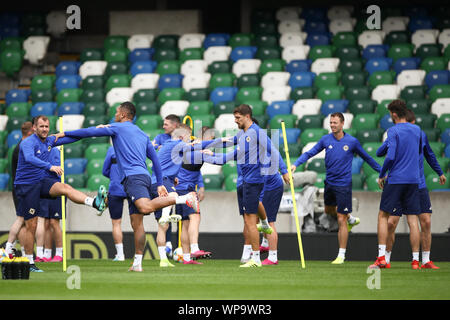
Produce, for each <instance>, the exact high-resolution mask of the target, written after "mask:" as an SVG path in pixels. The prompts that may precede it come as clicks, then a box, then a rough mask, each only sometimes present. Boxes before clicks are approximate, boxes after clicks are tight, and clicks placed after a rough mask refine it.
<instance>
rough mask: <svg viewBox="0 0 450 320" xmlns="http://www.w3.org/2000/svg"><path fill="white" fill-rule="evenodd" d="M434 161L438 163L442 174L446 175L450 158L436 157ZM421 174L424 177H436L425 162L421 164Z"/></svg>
mask: <svg viewBox="0 0 450 320" xmlns="http://www.w3.org/2000/svg"><path fill="white" fill-rule="evenodd" d="M436 160H437V161H438V163H439V166H440V167H441V169H442V171H443V172H444V174H445V173H447V171H448V164H449V163H450V158H445V157H437V158H436ZM423 172H424V174H425V177H428V176H429V175H433V174H434V175H435V176H438V174H437V173H436V172H434V170H433V169H432V168H431V167H430V165H429V164H428V162H427V161H424V162H423Z"/></svg>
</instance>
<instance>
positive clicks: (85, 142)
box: [82, 136, 111, 152]
mask: <svg viewBox="0 0 450 320" xmlns="http://www.w3.org/2000/svg"><path fill="white" fill-rule="evenodd" d="M110 141H111V137H108V136H105V137H92V138H86V139H83V140H82V142H83V145H84V150H85V152H86V149H87V148H88V147H89V146H90V145H93V144H94V145H97V144H104V145H109V146H110V145H111V142H110Z"/></svg>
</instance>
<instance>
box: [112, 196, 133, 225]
mask: <svg viewBox="0 0 450 320" xmlns="http://www.w3.org/2000/svg"><path fill="white" fill-rule="evenodd" d="M125 199H127V197H122V196H113V195H109V196H108V208H109V215H110V216H111V219H113V220H116V219H122V213H123V202H124V201H125ZM128 203H130V201H128Z"/></svg>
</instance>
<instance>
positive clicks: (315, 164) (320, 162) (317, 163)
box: [306, 158, 326, 173]
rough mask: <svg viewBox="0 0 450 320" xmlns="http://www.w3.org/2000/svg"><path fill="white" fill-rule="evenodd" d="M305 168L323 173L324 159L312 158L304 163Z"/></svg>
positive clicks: (324, 168)
mask: <svg viewBox="0 0 450 320" xmlns="http://www.w3.org/2000/svg"><path fill="white" fill-rule="evenodd" d="M306 169H307V170H310V171H315V172H317V173H325V172H326V167H325V159H323V158H315V159H312V160H311V161H310V162H309V163H308V164H307V165H306Z"/></svg>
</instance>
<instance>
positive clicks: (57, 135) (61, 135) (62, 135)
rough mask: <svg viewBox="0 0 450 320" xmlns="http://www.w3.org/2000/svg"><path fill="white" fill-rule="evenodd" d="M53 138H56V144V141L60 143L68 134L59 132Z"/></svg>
mask: <svg viewBox="0 0 450 320" xmlns="http://www.w3.org/2000/svg"><path fill="white" fill-rule="evenodd" d="M52 136H54V137H56V138H55V142H56V141H58V139H59V138H64V137H65V136H66V134H65V133H64V132H59V133H55V134H52Z"/></svg>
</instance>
